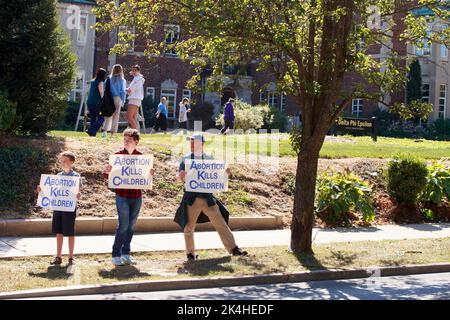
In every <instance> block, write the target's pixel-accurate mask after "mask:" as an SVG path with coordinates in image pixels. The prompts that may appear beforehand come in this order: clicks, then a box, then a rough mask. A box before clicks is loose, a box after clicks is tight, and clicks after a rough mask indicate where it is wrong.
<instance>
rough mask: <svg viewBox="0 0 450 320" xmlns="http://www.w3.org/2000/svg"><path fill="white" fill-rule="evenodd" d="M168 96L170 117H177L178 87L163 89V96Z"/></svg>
mask: <svg viewBox="0 0 450 320" xmlns="http://www.w3.org/2000/svg"><path fill="white" fill-rule="evenodd" d="M162 97H166V98H167V111H168V118H169V119H175V117H176V114H177V106H176V104H175V101H176V100H177V90H176V89H161V98H162Z"/></svg>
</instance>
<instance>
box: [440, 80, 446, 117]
mask: <svg viewBox="0 0 450 320" xmlns="http://www.w3.org/2000/svg"><path fill="white" fill-rule="evenodd" d="M446 101H447V85H445V84H441V85H440V86H439V112H438V118H439V119H444V118H445V109H446Z"/></svg>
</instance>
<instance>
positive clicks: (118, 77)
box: [104, 64, 127, 137]
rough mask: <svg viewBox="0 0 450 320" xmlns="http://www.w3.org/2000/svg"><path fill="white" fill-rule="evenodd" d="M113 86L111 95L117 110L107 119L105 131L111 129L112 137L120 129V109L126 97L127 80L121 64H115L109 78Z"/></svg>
mask: <svg viewBox="0 0 450 320" xmlns="http://www.w3.org/2000/svg"><path fill="white" fill-rule="evenodd" d="M108 81H109V82H110V87H111V96H112V97H113V99H114V106H115V107H116V111H115V112H114V113H113V115H112V116H111V117H106V119H105V127H104V129H105V131H106V132H107V131H111V137H112V136H113V135H114V134H115V133H117V130H118V129H119V117H120V109H121V108H122V106H123V104H124V102H125V97H126V86H127V84H126V81H125V77H124V75H123V68H122V66H121V65H120V64H116V65H114V67H113V69H112V72H111V76H110V78H109V80H108Z"/></svg>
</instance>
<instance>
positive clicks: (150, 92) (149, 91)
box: [145, 87, 155, 101]
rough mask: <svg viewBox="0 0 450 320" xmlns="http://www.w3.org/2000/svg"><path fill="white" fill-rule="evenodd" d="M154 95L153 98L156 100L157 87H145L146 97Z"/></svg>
mask: <svg viewBox="0 0 450 320" xmlns="http://www.w3.org/2000/svg"><path fill="white" fill-rule="evenodd" d="M148 96H150V97H152V100H153V101H155V88H154V87H147V88H145V97H148Z"/></svg>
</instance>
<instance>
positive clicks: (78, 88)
mask: <svg viewBox="0 0 450 320" xmlns="http://www.w3.org/2000/svg"><path fill="white" fill-rule="evenodd" d="M83 92H84V71H81V70H78V72H77V78H76V80H75V86H74V88H73V89H72V91H70V96H69V101H73V102H81V100H82V99H83Z"/></svg>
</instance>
